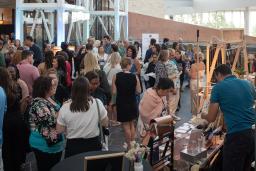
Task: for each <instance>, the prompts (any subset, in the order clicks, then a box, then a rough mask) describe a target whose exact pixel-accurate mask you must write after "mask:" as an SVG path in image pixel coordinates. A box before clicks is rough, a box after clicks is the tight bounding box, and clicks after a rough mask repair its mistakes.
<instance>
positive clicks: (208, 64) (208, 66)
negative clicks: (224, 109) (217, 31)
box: [205, 44, 211, 99]
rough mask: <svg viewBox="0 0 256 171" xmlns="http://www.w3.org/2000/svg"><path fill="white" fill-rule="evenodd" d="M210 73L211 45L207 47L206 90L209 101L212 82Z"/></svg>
mask: <svg viewBox="0 0 256 171" xmlns="http://www.w3.org/2000/svg"><path fill="white" fill-rule="evenodd" d="M209 71H210V45H209V44H208V45H207V48H206V89H205V98H206V99H207V97H208V94H209V86H210V82H211V80H210V79H209V76H210V75H209Z"/></svg>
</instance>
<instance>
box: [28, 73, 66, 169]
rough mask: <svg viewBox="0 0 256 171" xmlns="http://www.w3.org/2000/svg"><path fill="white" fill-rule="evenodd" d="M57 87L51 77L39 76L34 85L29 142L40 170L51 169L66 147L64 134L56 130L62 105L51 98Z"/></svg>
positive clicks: (30, 111)
mask: <svg viewBox="0 0 256 171" xmlns="http://www.w3.org/2000/svg"><path fill="white" fill-rule="evenodd" d="M56 87H57V85H56V82H55V81H54V80H53V79H52V78H50V77H39V78H38V79H37V80H36V81H35V82H34V85H33V100H32V103H31V106H30V109H29V123H30V130H31V134H30V137H29V143H30V146H31V147H32V150H33V152H34V153H35V156H36V160H37V167H38V171H48V170H50V169H51V168H52V167H53V166H54V165H55V164H56V163H58V162H59V161H60V159H61V155H62V151H63V149H64V141H63V135H62V134H57V131H56V123H57V120H56V118H57V115H58V111H59V109H60V106H59V105H58V104H57V103H56V102H54V101H53V100H52V99H51V97H52V96H53V95H54V94H55V92H56Z"/></svg>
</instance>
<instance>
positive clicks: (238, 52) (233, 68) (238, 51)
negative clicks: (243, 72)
mask: <svg viewBox="0 0 256 171" xmlns="http://www.w3.org/2000/svg"><path fill="white" fill-rule="evenodd" d="M240 52H241V47H238V48H237V51H236V56H235V59H234V62H233V65H232V72H234V71H235V69H236V64H237V61H238V59H239V56H240Z"/></svg>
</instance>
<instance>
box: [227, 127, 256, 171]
mask: <svg viewBox="0 0 256 171" xmlns="http://www.w3.org/2000/svg"><path fill="white" fill-rule="evenodd" d="M254 143H255V142H254V131H253V130H252V129H247V130H243V131H240V132H236V133H232V134H228V135H227V136H226V138H225V142H224V148H223V171H250V169H251V163H252V161H253V158H254Z"/></svg>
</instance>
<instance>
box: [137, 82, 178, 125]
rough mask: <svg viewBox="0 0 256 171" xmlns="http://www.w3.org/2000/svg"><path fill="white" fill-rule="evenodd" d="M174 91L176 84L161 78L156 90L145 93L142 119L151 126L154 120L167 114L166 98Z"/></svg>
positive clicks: (150, 89) (141, 107) (140, 109)
mask: <svg viewBox="0 0 256 171" xmlns="http://www.w3.org/2000/svg"><path fill="white" fill-rule="evenodd" d="M173 90H174V83H173V81H172V80H170V79H169V78H160V79H159V82H158V84H157V85H156V87H155V88H149V89H147V90H146V92H145V93H144V95H143V97H142V99H141V101H140V105H139V111H140V118H141V120H142V122H143V123H145V124H149V123H150V121H151V120H152V119H155V118H157V117H160V116H161V115H164V114H166V113H167V111H166V109H168V108H167V101H166V96H167V95H168V93H170V92H172V91H173Z"/></svg>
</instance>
